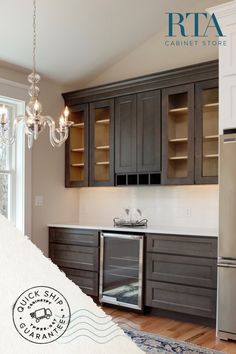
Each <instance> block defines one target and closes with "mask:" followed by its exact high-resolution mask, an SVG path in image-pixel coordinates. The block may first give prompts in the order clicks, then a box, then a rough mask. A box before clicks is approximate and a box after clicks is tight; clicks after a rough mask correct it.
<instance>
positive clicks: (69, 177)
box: [65, 104, 89, 187]
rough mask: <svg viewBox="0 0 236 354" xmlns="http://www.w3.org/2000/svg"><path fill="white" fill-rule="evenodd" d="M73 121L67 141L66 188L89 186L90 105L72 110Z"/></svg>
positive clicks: (74, 107)
mask: <svg viewBox="0 0 236 354" xmlns="http://www.w3.org/2000/svg"><path fill="white" fill-rule="evenodd" d="M70 114H71V118H70V119H71V120H72V121H73V122H74V125H73V126H72V127H71V128H70V133H69V138H68V139H67V141H66V162H65V184H66V187H85V186H88V151H89V140H88V131H89V126H88V105H87V104H82V105H76V106H73V107H72V108H70Z"/></svg>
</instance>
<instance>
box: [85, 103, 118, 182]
mask: <svg viewBox="0 0 236 354" xmlns="http://www.w3.org/2000/svg"><path fill="white" fill-rule="evenodd" d="M90 185H91V186H110V185H111V186H112V185H114V101H113V100H104V101H99V102H94V103H91V104H90Z"/></svg>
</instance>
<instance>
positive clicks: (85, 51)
mask: <svg viewBox="0 0 236 354" xmlns="http://www.w3.org/2000/svg"><path fill="white" fill-rule="evenodd" d="M196 2H197V1H196V0H37V6H38V9H37V26H38V28H37V33H38V44H37V49H38V52H37V67H38V71H39V72H40V73H41V74H43V75H45V76H46V77H48V78H50V79H52V80H54V81H56V82H58V83H60V84H61V85H68V84H72V83H75V82H79V81H85V80H89V79H93V78H94V77H95V76H96V75H98V74H99V73H100V72H102V71H103V70H105V68H107V67H108V66H110V65H112V64H114V63H115V62H117V61H118V60H120V59H121V58H122V57H123V56H124V55H126V54H128V53H129V52H130V51H131V50H133V49H134V48H136V47H138V46H139V45H140V44H141V43H142V42H144V41H145V40H147V39H148V38H150V37H151V36H152V35H154V34H155V33H157V32H159V30H160V29H161V27H163V26H164V24H165V22H164V21H166V18H165V15H164V13H165V12H167V11H176V10H181V9H185V11H188V10H189V9H190V8H191V9H192V7H193V6H194V4H196ZM212 2H213V3H215V4H217V3H219V2H220V1H218V0H215V1H214V0H204V1H203V0H200V1H198V5H199V3H201V4H202V5H203V9H204V8H206V7H207V6H208V5H209V4H210V5H212ZM222 2H224V1H223V0H222ZM31 26H32V0H20V1H19V0H7V1H1V20H0V45H1V49H0V61H2V62H6V63H10V64H13V65H17V66H20V67H23V68H26V69H30V68H31V61H32V59H31V50H32V27H31Z"/></svg>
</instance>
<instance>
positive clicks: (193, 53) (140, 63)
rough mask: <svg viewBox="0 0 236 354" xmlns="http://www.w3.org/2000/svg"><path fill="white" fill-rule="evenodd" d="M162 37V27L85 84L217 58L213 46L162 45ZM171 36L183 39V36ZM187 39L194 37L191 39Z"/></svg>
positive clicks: (149, 72)
mask: <svg viewBox="0 0 236 354" xmlns="http://www.w3.org/2000/svg"><path fill="white" fill-rule="evenodd" d="M186 27H187V26H186ZM165 36H166V30H164V29H163V31H162V32H160V33H157V34H155V35H154V36H153V37H151V38H150V39H149V40H148V41H146V42H144V43H143V44H142V45H141V46H140V47H138V48H136V49H135V50H133V51H132V52H131V53H129V54H128V55H127V56H126V57H124V58H123V59H121V60H120V61H118V62H117V63H116V64H115V65H113V66H111V67H110V68H107V70H106V71H104V72H103V73H102V74H100V75H99V76H98V77H97V78H95V79H94V80H93V81H90V82H89V83H87V85H86V86H96V85H101V84H104V83H108V82H113V81H119V80H123V79H128V78H132V77H136V76H141V75H146V74H151V73H155V72H159V71H164V70H169V69H174V68H178V67H182V66H186V65H191V64H196V63H200V62H204V61H208V60H214V59H217V58H218V49H217V47H213V46H209V47H204V46H202V45H198V46H179V47H178V46H175V47H173V46H172V47H170V46H166V45H165V41H166V40H167V39H168V38H166V37H165ZM213 38H214V39H215V37H213ZM175 39H176V40H178V39H179V40H183V38H175ZM191 39H192V40H194V38H190V40H191ZM199 43H200V42H199Z"/></svg>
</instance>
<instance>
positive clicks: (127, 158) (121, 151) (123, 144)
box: [115, 95, 137, 173]
mask: <svg viewBox="0 0 236 354" xmlns="http://www.w3.org/2000/svg"><path fill="white" fill-rule="evenodd" d="M136 126H137V124H136V95H130V96H125V97H120V98H117V99H116V108H115V156H116V158H115V171H116V173H120V172H122V173H124V172H126V173H129V172H136V171H137V166H136V160H137V158H136V143H137V131H136Z"/></svg>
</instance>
